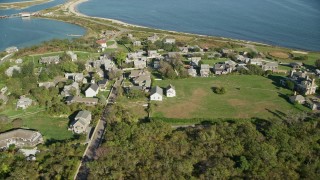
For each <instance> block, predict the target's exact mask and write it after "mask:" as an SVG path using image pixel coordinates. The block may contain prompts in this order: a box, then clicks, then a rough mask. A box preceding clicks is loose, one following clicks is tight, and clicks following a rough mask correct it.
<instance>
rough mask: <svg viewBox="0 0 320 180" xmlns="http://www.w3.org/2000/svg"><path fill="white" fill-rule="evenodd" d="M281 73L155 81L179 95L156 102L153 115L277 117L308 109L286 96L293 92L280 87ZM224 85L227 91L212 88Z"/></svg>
mask: <svg viewBox="0 0 320 180" xmlns="http://www.w3.org/2000/svg"><path fill="white" fill-rule="evenodd" d="M279 78H280V77H279V76H272V79H274V81H273V80H271V79H268V78H265V77H261V76H248V75H229V76H219V77H215V78H190V79H181V80H163V81H155V85H159V86H160V87H166V86H168V85H169V84H172V85H174V86H175V87H176V91H177V97H175V98H164V100H163V102H153V104H154V110H153V115H152V116H153V117H166V118H211V119H216V118H252V117H259V118H275V117H278V118H279V117H280V116H282V115H283V114H286V113H289V112H291V111H292V112H300V111H302V110H304V111H308V109H307V108H306V107H303V106H301V105H297V106H294V105H292V104H290V103H289V102H288V101H287V100H286V99H285V96H284V95H285V94H290V93H291V92H290V91H289V90H287V89H284V88H278V87H277V86H276V85H275V84H277V83H278V82H279ZM213 86H223V87H225V89H226V94H223V95H219V94H215V93H213V91H212V89H211V87H213Z"/></svg>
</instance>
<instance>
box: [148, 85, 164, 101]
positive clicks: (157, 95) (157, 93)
mask: <svg viewBox="0 0 320 180" xmlns="http://www.w3.org/2000/svg"><path fill="white" fill-rule="evenodd" d="M162 96H163V89H162V88H161V87H159V86H156V87H153V88H152V89H151V94H150V100H151V101H162Z"/></svg>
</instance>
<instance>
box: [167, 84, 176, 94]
mask: <svg viewBox="0 0 320 180" xmlns="http://www.w3.org/2000/svg"><path fill="white" fill-rule="evenodd" d="M166 95H167V97H175V96H176V88H175V87H174V86H173V85H172V84H170V85H169V86H168V87H167V89H166Z"/></svg>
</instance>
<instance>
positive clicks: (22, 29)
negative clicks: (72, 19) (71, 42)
mask: <svg viewBox="0 0 320 180" xmlns="http://www.w3.org/2000/svg"><path fill="white" fill-rule="evenodd" d="M2 1H3V0H0V2H2ZM4 1H7V0H4ZM12 1H17V0H12ZM63 2H65V0H54V1H52V2H49V3H45V4H42V5H37V6H32V7H29V8H26V9H23V10H12V9H10V10H0V15H10V14H16V13H20V12H24V11H25V12H35V11H39V10H42V9H46V8H49V7H52V6H55V5H58V4H61V3H63ZM84 33H85V29H84V28H82V27H80V26H77V25H73V24H68V23H64V22H60V21H52V20H47V19H38V18H31V19H21V18H8V19H0V51H1V50H4V49H5V48H7V47H9V46H17V47H19V48H21V47H26V46H31V45H36V44H39V43H41V42H43V41H47V40H51V39H55V38H59V39H66V38H68V39H70V38H72V37H69V36H67V34H77V35H83V34H84Z"/></svg>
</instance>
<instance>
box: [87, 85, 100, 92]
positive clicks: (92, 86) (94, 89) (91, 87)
mask: <svg viewBox="0 0 320 180" xmlns="http://www.w3.org/2000/svg"><path fill="white" fill-rule="evenodd" d="M88 89H92V90H93V91H98V89H99V86H98V85H97V84H91V86H90V87H89V88H88ZM88 89H87V90H88Z"/></svg>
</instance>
